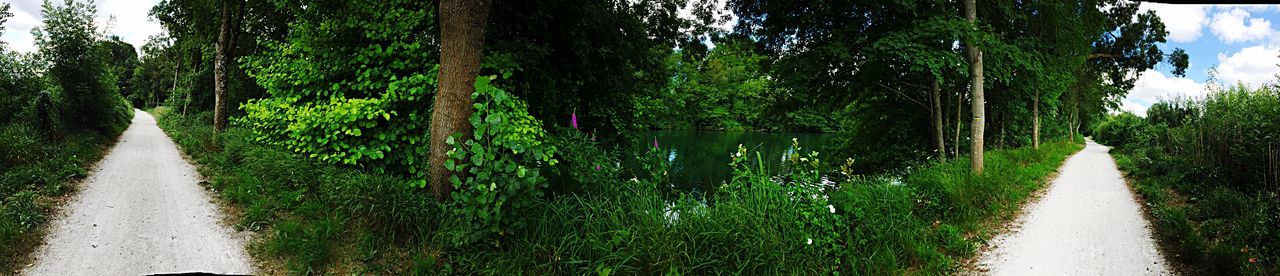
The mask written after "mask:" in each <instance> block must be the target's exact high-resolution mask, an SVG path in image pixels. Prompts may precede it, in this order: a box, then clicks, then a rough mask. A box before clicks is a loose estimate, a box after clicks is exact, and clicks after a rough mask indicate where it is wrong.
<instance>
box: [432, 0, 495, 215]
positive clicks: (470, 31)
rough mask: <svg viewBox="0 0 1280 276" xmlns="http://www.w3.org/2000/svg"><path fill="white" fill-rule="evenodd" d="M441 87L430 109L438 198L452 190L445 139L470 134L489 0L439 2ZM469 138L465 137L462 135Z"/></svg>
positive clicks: (445, 195)
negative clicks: (473, 95)
mask: <svg viewBox="0 0 1280 276" xmlns="http://www.w3.org/2000/svg"><path fill="white" fill-rule="evenodd" d="M439 16H440V77H439V79H440V89H439V93H437V94H436V98H435V104H434V105H433V107H432V111H431V156H430V162H431V191H432V192H433V193H435V196H436V199H440V200H443V199H445V198H448V197H449V193H450V192H451V191H452V189H453V184H452V183H450V181H449V179H450V175H451V172H449V170H447V169H445V167H444V161H445V160H447V159H448V156H447V155H445V153H446V152H447V151H449V149H450V146H449V144H448V143H445V141H446V140H447V139H448V138H449V136H450V135H453V134H454V133H462V134H463V135H462V137H469V136H471V123H470V122H469V121H467V119H468V117H470V116H471V112H472V111H473V109H472V106H471V93H472V92H474V91H475V80H476V75H477V74H479V71H480V58H481V55H483V54H484V53H483V50H484V31H485V21H487V18H488V16H489V1H488V0H479V1H465V0H442V1H440V13H439ZM463 139H466V138H463Z"/></svg>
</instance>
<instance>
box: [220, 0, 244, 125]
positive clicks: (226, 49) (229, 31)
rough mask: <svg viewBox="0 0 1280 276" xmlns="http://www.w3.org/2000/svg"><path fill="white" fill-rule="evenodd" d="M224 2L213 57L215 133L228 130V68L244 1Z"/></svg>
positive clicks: (238, 29) (238, 30)
mask: <svg viewBox="0 0 1280 276" xmlns="http://www.w3.org/2000/svg"><path fill="white" fill-rule="evenodd" d="M234 2H235V3H232V1H223V2H222V23H221V26H220V27H219V31H218V43H217V44H216V45H214V56H213V131H214V132H220V131H222V130H223V129H226V128H227V66H229V64H230V62H231V59H233V58H234V57H232V56H231V52H232V51H235V46H236V45H235V40H236V34H237V33H239V32H240V23H239V22H240V16H242V15H243V12H242V11H241V9H242V8H244V1H239V0H237V1H234ZM232 9H235V10H234V11H233V10H232Z"/></svg>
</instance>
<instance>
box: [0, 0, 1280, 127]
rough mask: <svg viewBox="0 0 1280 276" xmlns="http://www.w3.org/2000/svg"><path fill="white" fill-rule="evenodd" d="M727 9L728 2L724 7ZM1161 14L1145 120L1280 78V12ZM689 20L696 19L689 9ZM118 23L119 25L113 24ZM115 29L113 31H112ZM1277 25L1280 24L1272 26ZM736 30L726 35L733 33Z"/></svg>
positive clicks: (1211, 8)
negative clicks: (1216, 88) (1229, 88)
mask: <svg viewBox="0 0 1280 276" xmlns="http://www.w3.org/2000/svg"><path fill="white" fill-rule="evenodd" d="M4 1H9V2H10V3H12V4H13V9H12V12H13V14H14V16H13V17H12V18H10V19H9V22H7V23H5V27H6V28H5V32H4V34H3V36H0V41H4V42H5V43H6V44H7V47H8V48H9V49H12V50H15V51H19V52H31V51H34V50H35V45H34V44H35V41H34V38H33V37H32V35H31V29H32V28H33V27H35V26H38V25H40V24H41V23H40V20H41V15H40V5H41V3H42V0H4ZM157 2H159V0H98V1H96V2H95V3H94V5H95V6H97V7H98V15H97V24H98V27H99V28H108V27H109V28H110V29H109V30H107V33H109V34H114V35H117V36H120V37H121V38H122V39H123V40H124V41H126V42H129V43H130V44H133V45H134V47H136V48H139V49H141V47H142V44H143V43H145V42H146V39H147V37H149V36H152V35H157V34H160V33H162V32H164V29H163V28H162V27H161V26H160V24H159V23H158V22H155V21H154V20H153V19H151V18H150V17H149V16H147V12H148V11H150V10H151V6H154V5H155V3H157ZM717 2H718V3H717V5H718V6H721V8H720V9H724V8H723V5H724V2H725V1H717ZM1141 9H1142V10H1143V11H1146V10H1154V11H1155V12H1156V14H1158V15H1159V16H1160V18H1161V19H1162V20H1163V21H1164V23H1165V25H1166V30H1168V31H1169V36H1168V37H1167V39H1168V42H1167V43H1165V44H1164V45H1163V46H1162V48H1163V49H1164V50H1165V51H1166V52H1170V51H1172V50H1173V49H1174V48H1183V49H1186V50H1187V54H1188V55H1190V57H1191V66H1190V68H1188V69H1187V76H1186V77H1175V76H1173V74H1172V73H1171V71H1172V69H1173V67H1172V66H1170V65H1168V64H1167V63H1161V64H1160V65H1157V66H1156V68H1154V69H1151V70H1146V71H1144V72H1142V74H1141V75H1140V76H1139V78H1138V80H1137V82H1136V84H1135V86H1134V88H1133V90H1131V91H1129V94H1128V96H1127V97H1126V98H1125V99H1124V100H1123V101H1122V109H1123V110H1127V111H1131V112H1134V113H1137V114H1139V115H1145V114H1146V110H1147V107H1150V106H1151V104H1152V103H1155V102H1157V101H1159V100H1160V99H1169V98H1174V97H1202V96H1204V95H1205V94H1206V93H1207V92H1206V90H1205V81H1206V80H1207V79H1208V71H1209V69H1210V68H1214V67H1216V68H1217V70H1218V75H1217V78H1218V79H1219V80H1221V81H1222V82H1223V83H1226V84H1235V83H1243V84H1245V85H1248V86H1251V87H1257V86H1259V85H1261V84H1263V83H1267V82H1273V81H1274V80H1276V79H1277V73H1280V66H1277V65H1278V64H1280V57H1278V56H1280V31H1277V29H1278V28H1280V21H1278V20H1280V5H1173V4H1159V3H1142V4H1141ZM681 15H682V16H685V17H689V14H688V11H687V10H682V11H681ZM111 18H114V20H112V19H111ZM108 22H110V24H107V23H108ZM1273 22H1276V24H1272V23H1273ZM731 24H732V23H728V24H725V26H717V27H720V28H725V29H728V28H732V25H731Z"/></svg>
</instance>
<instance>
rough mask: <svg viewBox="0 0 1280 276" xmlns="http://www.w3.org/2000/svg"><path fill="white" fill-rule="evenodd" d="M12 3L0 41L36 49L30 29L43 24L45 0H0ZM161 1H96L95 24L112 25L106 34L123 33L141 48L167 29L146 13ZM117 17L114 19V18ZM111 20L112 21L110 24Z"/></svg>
mask: <svg viewBox="0 0 1280 276" xmlns="http://www.w3.org/2000/svg"><path fill="white" fill-rule="evenodd" d="M0 1H5V2H8V3H10V4H12V8H11V10H10V12H12V13H13V17H11V18H9V22H5V24H4V25H5V29H4V35H0V41H4V43H5V44H6V46H5V47H6V48H8V49H10V50H13V51H18V52H23V53H27V52H32V51H35V49H36V46H35V37H33V36H32V35H31V29H32V28H34V27H36V26H40V25H43V23H41V20H42V19H43V18H44V17H43V16H41V14H40V5H41V4H43V3H44V1H43V0H0ZM51 2H54V3H55V4H56V5H62V4H61V3H62V1H51ZM159 2H160V1H159V0H97V1H94V3H93V4H94V6H96V7H98V14H97V17H96V20H94V21H95V23H96V24H97V25H98V29H99V31H101V30H102V29H103V28H108V25H109V28H110V29H108V30H107V32H106V33H108V34H112V35H116V36H120V39H121V40H124V41H125V42H129V44H133V47H134V48H137V49H138V50H139V51H141V49H142V44H143V43H146V41H147V37H149V36H152V35H156V34H160V33H162V32H164V28H163V27H161V26H160V23H159V22H156V21H155V20H153V19H151V17H150V16H148V15H147V12H150V11H151V7H152V6H155V4H156V3H159ZM112 17H114V18H115V19H114V20H111V18H112ZM108 22H111V24H107V23H108Z"/></svg>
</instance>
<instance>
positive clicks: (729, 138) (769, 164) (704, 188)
mask: <svg viewBox="0 0 1280 276" xmlns="http://www.w3.org/2000/svg"><path fill="white" fill-rule="evenodd" d="M792 138H795V139H796V140H798V141H799V143H800V147H801V148H802V151H803V152H809V151H818V152H822V151H824V148H825V147H827V146H828V145H830V144H831V143H832V141H833V139H834V138H835V135H833V134H817V133H765V132H719V131H690V130H663V131H653V132H650V133H649V135H648V137H645V138H644V141H648V140H651V139H656V140H657V141H658V143H659V144H660V145H661V147H660V148H661V149H662V150H664V151H665V153H666V156H667V161H669V162H671V169H670V171H669V173H670V176H669V177H670V179H671V181H672V182H673V183H672V186H673V187H672V188H675V189H678V190H683V191H688V192H691V194H694V195H700V194H702V193H707V192H711V191H713V190H714V189H715V188H716V187H719V186H720V184H721V183H723V182H724V181H726V180H728V179H729V176H730V173H731V171H730V168H729V161H730V154H732V153H733V152H736V151H737V149H738V145H739V144H742V145H744V146H746V147H747V149H748V150H750V152H752V153H753V155H754V153H755V152H759V153H760V155H761V158H760V159H762V160H761V161H763V162H765V164H764V165H765V167H766V168H768V169H770V170H771V171H777V170H778V169H779V166H780V164H781V163H782V160H784V158H785V156H786V155H790V154H795V153H797V152H796V149H795V148H793V147H792V146H791V139H792ZM824 155H825V154H824ZM753 159H754V158H753ZM828 162H829V161H828ZM824 163H827V162H824ZM633 165H634V164H633ZM824 182H826V181H824Z"/></svg>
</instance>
